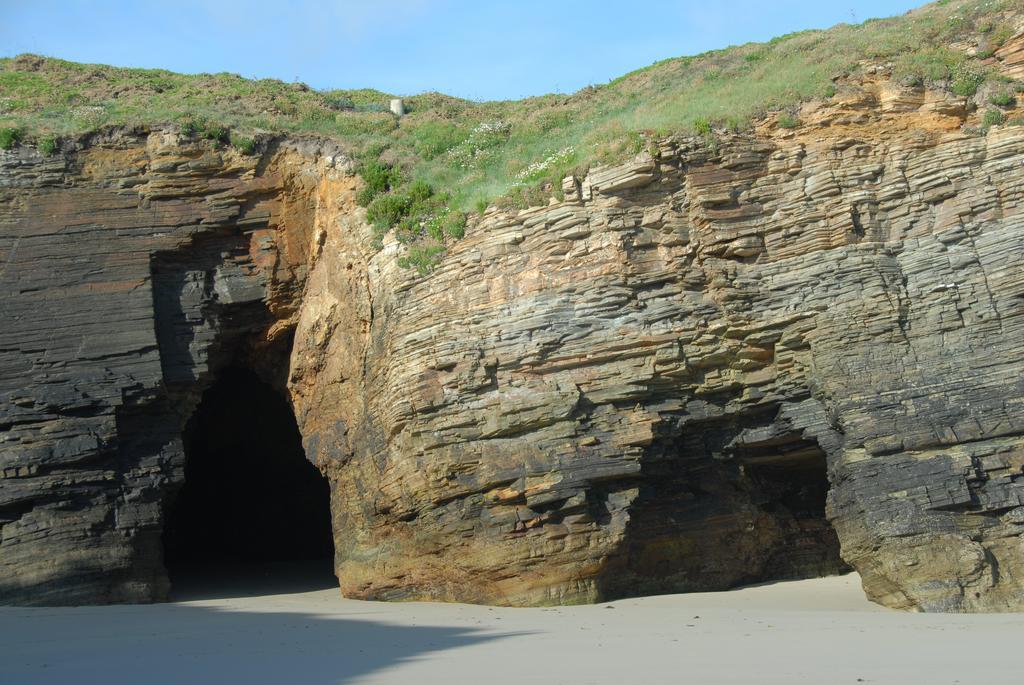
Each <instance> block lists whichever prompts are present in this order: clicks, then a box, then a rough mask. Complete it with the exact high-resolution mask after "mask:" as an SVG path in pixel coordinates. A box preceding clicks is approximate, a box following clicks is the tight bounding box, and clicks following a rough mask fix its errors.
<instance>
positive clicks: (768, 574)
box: [600, 415, 849, 599]
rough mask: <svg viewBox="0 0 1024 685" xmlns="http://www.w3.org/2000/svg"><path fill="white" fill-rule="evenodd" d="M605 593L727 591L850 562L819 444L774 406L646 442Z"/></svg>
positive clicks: (828, 571)
mask: <svg viewBox="0 0 1024 685" xmlns="http://www.w3.org/2000/svg"><path fill="white" fill-rule="evenodd" d="M642 474H643V478H642V480H640V481H638V483H637V492H638V495H637V499H636V500H635V501H634V504H633V507H632V508H631V511H630V520H629V522H628V524H627V527H626V544H625V545H624V547H623V553H622V555H621V556H619V557H618V558H616V559H615V560H614V561H613V562H612V563H611V564H609V570H608V572H607V573H606V574H605V575H604V576H603V577H602V579H601V585H600V588H601V591H602V595H603V597H604V598H608V599H612V598H619V597H630V596H637V595H651V594H663V593H673V592H703V591H713V590H727V589H730V588H734V587H739V586H743V585H750V584H754V583H761V582H767V581H776V580H793V579H799V578H814V577H820V576H827V575H836V574H839V573H844V572H847V571H848V570H849V567H848V566H847V565H846V564H845V562H843V560H842V558H841V557H840V554H839V552H840V547H839V539H838V536H837V535H836V532H835V529H833V528H832V525H831V524H830V523H829V521H828V518H827V516H826V501H827V498H828V492H829V481H828V474H827V464H826V456H825V452H824V451H823V450H822V449H821V447H820V446H819V444H818V443H817V441H816V440H814V439H809V438H807V437H805V436H804V435H803V434H802V433H801V432H800V431H796V430H792V429H789V428H787V427H785V425H782V426H780V425H778V424H777V423H776V421H775V418H774V415H768V416H755V417H749V418H744V419H738V420H736V421H735V422H732V423H726V424H722V423H714V422H707V423H704V424H700V423H696V424H691V425H690V426H688V430H685V431H681V432H680V433H679V434H676V435H672V436H667V437H666V438H665V439H663V440H660V441H657V442H656V443H655V444H653V445H652V446H651V449H650V452H649V453H648V454H647V455H646V457H645V461H644V462H643V464H642Z"/></svg>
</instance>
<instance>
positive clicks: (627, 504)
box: [292, 84, 1024, 611]
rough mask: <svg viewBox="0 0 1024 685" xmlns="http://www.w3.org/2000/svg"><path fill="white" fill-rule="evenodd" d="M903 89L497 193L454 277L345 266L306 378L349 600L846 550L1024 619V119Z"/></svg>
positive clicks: (702, 580)
mask: <svg viewBox="0 0 1024 685" xmlns="http://www.w3.org/2000/svg"><path fill="white" fill-rule="evenodd" d="M876 86H877V87H874V86H870V85H869V86H868V87H866V88H865V90H863V91H861V92H859V93H856V94H854V95H851V96H849V97H847V98H846V99H843V98H838V99H837V101H836V102H834V103H832V104H830V105H829V106H827V107H818V108H815V107H808V108H807V110H806V111H805V112H804V113H803V114H802V117H803V118H805V120H807V121H808V122H809V123H808V126H806V127H805V128H804V129H803V130H802V131H801V132H799V133H792V134H781V135H780V134H776V133H773V132H772V131H770V130H769V129H767V128H766V129H765V130H763V131H761V132H760V133H761V135H759V136H757V137H755V138H735V139H728V140H721V141H719V142H718V144H717V149H712V150H709V149H708V146H707V145H706V144H704V142H702V141H693V140H690V141H674V142H668V143H665V144H663V145H662V146H661V148H660V149H659V150H658V151H657V154H656V156H654V157H648V158H644V159H639V160H637V161H636V162H635V163H633V164H631V165H627V166H623V167H617V168H613V169H600V170H595V171H593V172H592V173H591V174H590V176H589V177H588V178H587V179H582V180H571V179H570V180H567V182H566V187H565V190H566V198H567V199H566V201H565V202H560V203H555V204H552V205H551V206H548V207H543V208H535V209H531V210H527V211H523V212H518V213H512V214H508V213H501V212H491V213H489V214H488V215H487V216H486V217H485V219H484V220H483V221H482V222H481V223H480V224H479V225H478V226H476V227H475V228H474V229H473V230H472V231H471V232H470V235H469V236H468V237H467V239H465V240H463V241H460V242H459V243H458V244H457V245H455V246H454V247H452V249H451V250H450V253H449V255H448V256H447V257H446V259H445V260H444V261H443V262H442V264H441V265H440V267H439V268H438V269H437V270H436V271H435V272H434V273H433V274H432V275H431V276H430V277H428V278H419V277H416V276H415V275H410V274H408V273H403V272H399V271H397V270H396V269H394V268H393V267H392V266H391V265H392V264H393V262H394V259H393V257H392V255H390V254H388V253H387V251H385V253H383V254H381V255H378V256H377V257H375V258H374V259H373V260H372V261H371V263H370V264H369V266H368V268H367V271H366V274H367V275H366V276H364V275H362V274H360V275H359V276H358V277H354V276H352V275H351V274H352V273H353V271H352V270H349V269H348V268H347V264H348V263H350V262H349V261H348V260H349V259H350V258H349V257H346V258H345V259H343V260H341V261H339V262H335V263H332V262H331V261H329V260H324V261H322V262H321V263H320V264H318V265H317V267H316V268H315V269H314V271H313V273H312V274H311V277H310V281H309V283H310V285H311V288H310V290H309V291H308V294H307V299H306V300H305V301H304V309H303V313H302V314H301V315H300V321H299V326H298V329H297V336H296V345H295V349H294V352H293V358H292V379H293V389H294V391H295V398H296V406H297V407H299V420H300V425H302V426H303V431H304V435H305V439H306V446H307V453H308V454H309V455H310V456H311V457H312V458H314V459H316V460H317V461H318V463H321V464H324V465H326V467H327V468H328V469H329V472H330V473H331V476H332V480H333V488H334V500H333V510H334V514H335V542H336V547H337V560H338V564H337V570H338V576H339V579H340V581H341V586H342V589H343V591H344V592H345V594H347V595H349V596H354V597H364V598H378V599H388V598H427V599H446V600H462V601H474V602H495V603H507V604H537V603H549V602H577V601H594V600H598V599H603V598H608V597H618V596H623V595H628V594H636V593H641V592H668V591H688V590H708V589H722V588H727V587H731V586H734V585H736V584H738V583H742V582H749V581H755V580H765V579H771V578H784V577H795V576H804V575H817V574H821V573H829V572H835V571H838V570H841V569H842V568H844V564H850V565H852V566H853V567H854V568H855V569H857V570H858V571H860V573H861V574H862V576H863V578H864V585H865V590H866V592H867V594H868V595H869V596H870V597H871V598H872V599H874V600H876V601H878V602H881V603H883V604H886V605H888V606H893V607H900V608H917V609H923V610H930V611H931V610H941V611H947V610H948V611H973V610H1007V609H1013V608H1018V609H1019V608H1020V607H1021V604H1020V597H1021V596H1022V594H1021V590H1022V574H1024V549H1022V537H1021V533H1022V530H1024V528H1022V527H1021V524H1022V523H1024V518H1022V517H1024V509H1022V508H1021V504H1022V501H1024V500H1022V499H1021V497H1022V494H1024V486H1022V483H1024V481H1022V480H1021V478H1022V474H1021V465H1022V463H1024V462H1022V456H1021V455H1022V454H1024V446H1022V442H1021V437H1020V434H1021V431H1022V428H1024V403H1022V401H1021V397H1022V390H1024V385H1022V383H1024V382H1022V380H1021V373H1020V372H1021V361H1022V357H1021V354H1020V352H1019V344H1018V341H1019V339H1020V334H1021V313H1022V311H1024V309H1022V307H1024V300H1022V295H1024V271H1022V270H1021V267H1020V264H1019V260H1020V255H1021V254H1022V249H1024V232H1022V230H1021V229H1022V214H1021V191H1022V188H1024V185H1022V178H1024V175H1022V173H1021V163H1022V160H1024V134H1022V132H1021V130H1020V129H1016V128H1005V129H997V128H996V129H992V130H991V131H989V133H988V135H987V136H977V135H967V134H964V133H961V132H960V126H961V124H962V123H963V121H964V118H965V117H966V111H965V109H964V107H963V103H962V101H961V102H959V103H957V102H955V101H952V100H950V99H949V98H944V97H942V96H939V95H936V94H934V93H930V94H929V93H926V94H915V93H914V92H908V93H907V94H906V97H905V99H904V102H903V104H901V105H900V106H899V107H887V106H885V104H884V103H885V102H892V101H894V99H893V98H892V97H891V92H890V91H888V90H887V89H888V88H889V87H890V86H889V85H888V84H876ZM911 100H913V102H911V103H910V104H907V102H910V101H911ZM329 241H330V239H329ZM328 247H330V242H328ZM392 247H394V246H392ZM330 253H332V252H331V251H330V250H328V254H330ZM343 263H344V264H345V265H346V266H345V267H344V268H343ZM356 272H358V269H356ZM313 284H315V286H314V285H313ZM367 303H368V304H367ZM325 407H331V408H332V409H331V410H330V411H324V408H325ZM826 471H827V479H828V482H829V484H830V487H829V489H828V495H827V508H826V502H825V497H826V495H825V492H824V488H825V486H824V485H823V484H822V482H823V480H824V478H825V476H826ZM826 510H827V517H828V520H829V521H830V523H831V526H830V525H829V524H828V523H827V522H826V521H825V518H824V514H825V513H826ZM837 534H838V543H841V549H842V551H841V554H842V559H840V558H839V555H838V554H837V551H838V550H837V541H836V535H837Z"/></svg>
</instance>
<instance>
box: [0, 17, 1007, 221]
mask: <svg viewBox="0 0 1024 685" xmlns="http://www.w3.org/2000/svg"><path fill="white" fill-rule="evenodd" d="M1022 5H1024V0H1002V1H999V0H989V1H971V2H952V1H945V2H938V3H934V4H931V5H927V6H925V7H922V8H920V9H918V10H914V11H912V12H910V13H908V14H906V15H903V16H900V17H894V18H890V19H877V20H869V21H866V22H864V23H863V24H860V25H856V26H853V25H845V24H840V25H838V26H835V27H833V28H831V29H828V30H823V31H819V30H812V31H803V32H799V33H794V34H790V35H787V36H781V37H779V38H776V39H774V40H772V41H770V42H768V43H750V44H747V45H742V46H737V47H731V48H727V49H724V50H716V51H712V52H707V53H704V54H702V55H698V56H695V57H681V58H673V59H668V60H664V61H662V62H658V63H656V64H654V65H652V66H650V67H647V68H645V69H640V70H638V71H635V72H632V73H630V74H627V75H625V76H622V77H620V78H617V79H615V80H613V81H611V82H609V83H607V84H603V85H597V86H589V87H587V88H584V89H583V90H581V91H579V92H577V93H575V94H573V95H545V96H541V97H533V98H528V99H525V100H519V101H506V102H471V101H467V100H461V99H458V98H454V97H449V96H446V95H442V94H439V93H425V94H422V95H416V96H413V97H409V98H406V103H407V106H408V107H409V108H410V110H411V111H410V113H409V114H408V115H406V116H405V117H403V118H402V119H400V120H399V119H397V118H396V117H394V116H392V115H391V114H390V113H388V112H386V111H380V110H381V109H385V108H386V106H387V102H388V99H389V97H390V96H389V95H388V94H385V93H380V92H377V91H372V90H359V91H346V90H329V91H315V90H311V89H309V88H308V87H306V86H304V85H303V84H299V83H284V82H282V81H277V80H270V79H263V80H247V79H243V78H241V77H240V76H237V75H235V74H227V73H222V74H200V75H191V76H186V75H181V74H175V73H171V72H168V71H162V70H150V69H121V68H115V67H109V66H102V65H92V64H76V63H72V62H66V61H63V60H58V59H51V58H42V57H37V56H33V55H22V56H19V57H16V58H10V59H3V60H0V132H2V131H4V130H6V131H7V146H9V145H11V144H14V141H17V140H20V141H23V142H25V143H32V142H35V143H36V144H38V145H39V146H40V149H41V150H52V149H53V148H54V147H55V145H54V142H55V137H56V140H57V142H58V143H59V137H61V136H69V135H75V134H79V133H83V132H87V131H90V130H95V129H98V128H100V127H103V126H109V125H128V126H135V125H160V124H167V123H170V124H174V125H181V124H182V123H183V122H186V121H205V122H207V125H213V124H216V125H217V126H218V127H223V128H224V129H225V130H226V129H230V130H231V132H232V133H233V134H234V140H235V142H236V144H237V145H239V146H241V147H243V148H244V147H246V139H247V137H252V136H253V135H257V134H259V133H260V132H270V133H309V134H318V135H321V136H326V137H329V138H332V139H335V140H338V141H339V142H341V143H342V144H343V145H345V146H346V147H347V149H349V150H351V151H352V152H353V154H354V155H356V156H360V155H362V156H363V157H376V156H380V158H381V159H382V160H384V161H385V162H386V163H389V164H393V165H394V166H395V168H397V169H400V170H401V177H402V179H403V180H402V181H401V183H403V184H408V183H410V182H411V181H413V180H422V181H425V182H427V183H429V184H430V185H431V186H432V187H433V188H435V189H447V190H448V192H449V193H450V195H451V197H450V198H449V199H448V204H449V206H450V207H452V208H454V209H470V208H473V207H479V206H481V205H482V203H483V202H484V201H489V200H493V199H494V198H497V197H499V196H504V197H506V198H508V197H516V198H518V199H519V200H520V201H522V200H535V199H537V196H532V197H531V196H529V193H530V192H532V191H531V190H530V189H534V191H535V190H536V189H537V188H539V187H541V186H542V184H543V183H545V182H548V181H550V182H554V183H555V187H556V188H557V185H558V184H557V181H558V180H559V179H560V178H561V177H562V176H563V175H564V174H566V173H567V172H569V171H572V170H574V169H577V168H579V167H582V166H586V165H588V164H592V163H595V162H608V161H614V160H616V159H619V158H622V157H624V156H625V155H628V154H633V153H636V152H638V151H640V150H642V149H643V147H644V146H645V145H646V140H648V139H650V138H652V137H655V136H661V135H666V134H672V133H687V132H694V131H697V132H701V131H703V132H706V131H708V130H709V124H711V125H713V126H721V127H728V128H732V129H743V128H746V127H747V126H749V124H750V122H751V121H752V120H754V119H755V118H757V117H759V116H761V115H763V114H764V113H765V112H767V111H770V110H779V109H786V108H792V107H794V106H795V105H797V104H799V103H800V102H801V101H804V100H808V99H813V98H821V97H829V96H830V95H831V94H833V93H834V92H835V91H834V88H835V86H834V85H833V79H834V78H836V77H841V76H843V75H856V73H857V72H858V70H859V69H861V68H863V67H862V65H863V64H865V63H868V62H871V63H878V62H888V61H892V62H894V63H895V65H896V70H897V74H898V75H899V76H900V77H901V78H903V79H905V80H909V81H916V82H919V83H920V82H925V81H928V82H930V83H931V84H932V85H936V84H938V85H939V86H941V87H947V88H950V89H951V90H953V91H954V92H958V93H966V94H971V93H973V91H974V90H975V89H976V88H977V87H978V84H980V83H981V82H982V81H984V79H985V78H986V74H987V68H986V67H985V65H984V64H983V58H985V57H987V56H989V55H990V54H991V51H992V50H994V49H995V48H996V47H998V45H999V44H1000V43H1001V42H1003V41H1005V40H1006V39H1007V38H1009V37H1010V36H1011V35H1012V34H1013V26H1012V22H1013V17H1012V16H1010V13H1013V12H1019V11H1021V10H1022V9H1024V7H1022ZM958 41H960V42H961V43H963V44H966V45H968V47H972V46H973V47H976V48H977V55H976V56H971V57H968V56H967V54H966V53H965V52H964V48H963V47H957V48H952V47H950V46H951V45H953V44H955V43H957V42H958ZM375 110H376V111H375ZM791 125H798V122H795V123H791Z"/></svg>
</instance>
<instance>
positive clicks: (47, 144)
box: [39, 136, 57, 157]
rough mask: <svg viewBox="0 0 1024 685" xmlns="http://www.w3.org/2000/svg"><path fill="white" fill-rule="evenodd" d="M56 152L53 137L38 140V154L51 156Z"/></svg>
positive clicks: (55, 140)
mask: <svg viewBox="0 0 1024 685" xmlns="http://www.w3.org/2000/svg"><path fill="white" fill-rule="evenodd" d="M56 151H57V139H56V138H54V137H53V136H44V137H42V138H40V139H39V152H40V153H42V154H44V155H46V156H47V157H49V156H51V155H52V154H53V153H55V152H56Z"/></svg>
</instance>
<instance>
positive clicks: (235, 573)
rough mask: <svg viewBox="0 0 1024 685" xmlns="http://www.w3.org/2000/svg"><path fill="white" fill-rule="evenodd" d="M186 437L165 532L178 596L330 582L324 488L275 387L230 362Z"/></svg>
mask: <svg viewBox="0 0 1024 685" xmlns="http://www.w3.org/2000/svg"><path fill="white" fill-rule="evenodd" d="M183 437H184V446H185V455H186V462H185V484H184V486H183V487H182V488H181V490H180V491H179V493H178V495H177V497H176V499H175V500H174V502H173V503H172V506H171V508H170V510H169V512H168V517H167V522H166V525H165V528H164V536H163V541H164V558H165V563H166V565H167V569H168V573H169V574H170V578H171V583H172V592H173V593H174V595H175V596H178V597H182V596H183V594H184V595H190V596H196V595H197V594H206V593H213V594H214V595H219V596H222V595H223V594H224V593H225V592H227V593H231V592H241V593H242V594H264V593H266V592H275V591H296V590H300V589H319V588H326V587H330V586H334V585H335V582H334V578H333V572H332V566H333V564H332V556H333V548H334V545H333V540H332V536H331V516H330V489H329V486H328V483H327V480H326V479H325V478H324V477H323V476H322V475H321V474H320V472H319V471H318V470H317V469H316V468H315V467H314V466H313V465H312V464H310V463H309V462H308V461H307V460H306V457H305V454H304V452H303V449H302V440H301V437H300V435H299V431H298V427H297V425H296V422H295V416H294V414H293V413H292V410H291V407H290V406H289V404H288V402H287V401H286V400H285V399H284V398H283V397H282V396H281V395H280V394H279V393H277V392H275V391H274V390H273V388H271V387H270V386H269V385H267V384H266V383H264V382H262V381H261V380H260V379H259V378H258V377H257V376H256V374H255V373H253V372H251V371H249V370H246V369H239V368H229V369H226V370H224V371H223V372H221V373H219V374H218V378H217V380H216V382H215V383H214V384H213V385H212V386H211V387H210V388H209V389H208V390H207V391H206V392H205V393H204V394H203V396H202V399H201V401H200V403H199V406H198V408H197V409H196V411H195V413H194V414H193V416H192V418H191V419H190V420H189V422H188V424H187V426H186V428H185V432H184V436H183Z"/></svg>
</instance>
